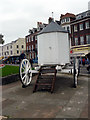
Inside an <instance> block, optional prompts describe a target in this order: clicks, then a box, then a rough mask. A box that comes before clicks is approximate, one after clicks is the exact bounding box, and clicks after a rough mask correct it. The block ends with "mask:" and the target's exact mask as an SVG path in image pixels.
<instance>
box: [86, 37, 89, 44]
mask: <svg viewBox="0 0 90 120" xmlns="http://www.w3.org/2000/svg"><path fill="white" fill-rule="evenodd" d="M86 42H87V44H90V35H86Z"/></svg>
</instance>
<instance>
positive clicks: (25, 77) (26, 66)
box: [20, 59, 32, 86]
mask: <svg viewBox="0 0 90 120" xmlns="http://www.w3.org/2000/svg"><path fill="white" fill-rule="evenodd" d="M30 71H31V65H30V63H29V61H28V60H27V59H23V60H22V63H21V66H20V77H21V81H22V83H23V84H24V85H25V86H27V85H29V84H30V82H31V80H32V73H31V72H30Z"/></svg>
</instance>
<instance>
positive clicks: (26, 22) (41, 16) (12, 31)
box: [0, 0, 88, 43]
mask: <svg viewBox="0 0 90 120" xmlns="http://www.w3.org/2000/svg"><path fill="white" fill-rule="evenodd" d="M87 9H88V0H83V1H82V0H75V1H73V0H62V1H61V0H1V1H0V25H1V27H0V33H2V34H4V35H5V39H6V43H7V42H10V41H12V40H13V39H16V38H18V37H22V36H25V35H27V34H28V30H29V29H30V28H32V27H36V24H37V21H41V22H46V23H47V22H48V17H49V16H51V13H52V12H54V18H55V19H57V20H59V18H60V14H65V13H66V12H71V13H74V14H77V13H80V12H83V11H86V10H87Z"/></svg>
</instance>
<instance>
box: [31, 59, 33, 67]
mask: <svg viewBox="0 0 90 120" xmlns="http://www.w3.org/2000/svg"><path fill="white" fill-rule="evenodd" d="M30 64H31V67H33V60H32V58H31V59H30Z"/></svg>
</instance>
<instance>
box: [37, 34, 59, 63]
mask: <svg viewBox="0 0 90 120" xmlns="http://www.w3.org/2000/svg"><path fill="white" fill-rule="evenodd" d="M38 64H58V39H57V33H56V32H52V33H44V34H41V35H39V36H38Z"/></svg>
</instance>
